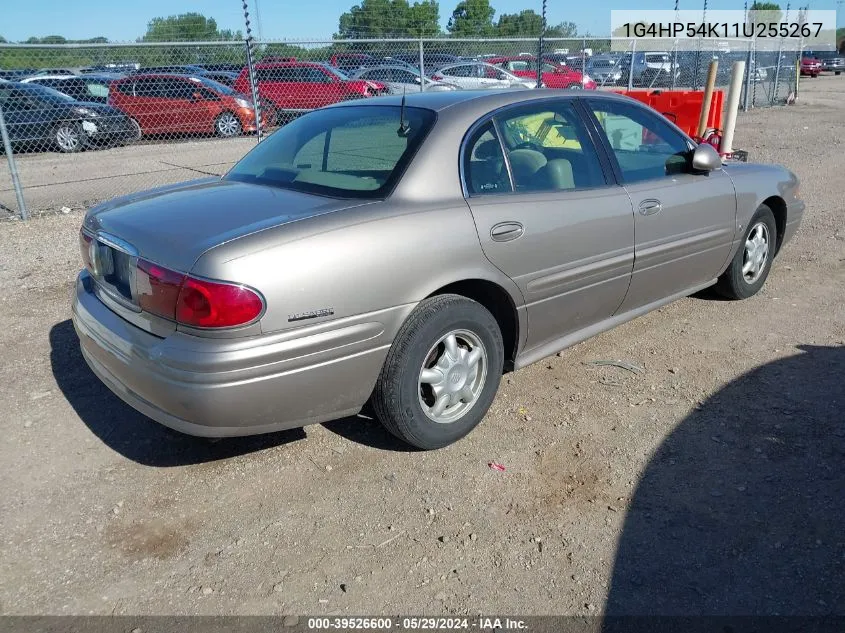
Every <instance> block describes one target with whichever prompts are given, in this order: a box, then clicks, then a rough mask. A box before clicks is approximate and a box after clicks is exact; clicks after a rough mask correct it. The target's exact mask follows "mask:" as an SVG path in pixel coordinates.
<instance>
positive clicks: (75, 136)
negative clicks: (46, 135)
mask: <svg viewBox="0 0 845 633" xmlns="http://www.w3.org/2000/svg"><path fill="white" fill-rule="evenodd" d="M84 137H85V133H84V132H83V131H82V126H81V125H80V124H79V122H78V121H62V122H61V123H59V124H58V125H57V126H56V130H55V132H54V133H53V138H54V139H55V141H56V146H57V147H58V148H59V151H60V152H63V153H66V154H69V153H73V152H79V151H82V149H83V147H84V146H85V143H84Z"/></svg>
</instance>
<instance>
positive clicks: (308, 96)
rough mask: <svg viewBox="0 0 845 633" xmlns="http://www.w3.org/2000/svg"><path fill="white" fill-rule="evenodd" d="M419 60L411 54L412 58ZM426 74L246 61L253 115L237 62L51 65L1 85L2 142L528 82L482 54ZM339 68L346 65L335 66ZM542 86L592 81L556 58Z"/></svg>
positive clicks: (89, 142)
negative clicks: (5, 135) (251, 68)
mask: <svg viewBox="0 0 845 633" xmlns="http://www.w3.org/2000/svg"><path fill="white" fill-rule="evenodd" d="M417 61H418V59H417ZM426 62H427V73H425V74H422V75H421V73H420V71H419V69H418V68H417V67H416V66H414V65H413V64H412V63H411V61H409V59H405V58H404V57H403V56H401V55H397V56H396V57H391V58H378V59H377V58H375V57H370V56H358V55H355V54H351V55H342V54H341V55H336V56H334V57H333V58H332V59H331V60H330V63H323V62H314V61H301V60H297V59H293V58H273V57H270V58H264V59H262V60H261V62H260V63H258V64H256V66H255V78H256V83H257V88H258V94H259V108H258V110H259V112H260V115H259V116H257V115H256V111H255V107H254V104H253V100H252V97H251V84H250V78H249V73H248V70H247V69H246V68H242V67H240V66H233V65H225V64H215V65H171V66H158V67H145V68H130V69H123V68H122V69H120V70H121V71H123V72H115V69H114V68H113V67H89V68H85V69H68V68H65V69H62V68H51V69H42V70H40V71H36V72H35V73H33V74H31V75H29V76H18V77H13V79H17V81H8V80H6V81H5V82H4V83H0V106H2V107H3V111H4V113H5V119H6V123H7V127H8V129H9V133H10V136H11V140H12V142H13V144H15V145H26V146H30V147H35V148H36V149H47V148H52V149H58V150H59V151H62V152H76V151H80V150H82V149H86V148H96V147H103V146H110V145H116V144H125V143H129V142H132V141H136V140H139V139H141V138H142V137H145V136H159V137H161V136H171V135H177V134H178V135H183V134H191V133H213V134H216V135H218V136H222V137H233V136H239V135H242V134H245V133H252V132H255V131H256V130H257V127H258V119H259V118H260V122H261V126H262V127H263V128H268V127H272V126H275V125H280V124H284V123H285V122H287V121H288V120H290V119H291V118H292V117H295V116H298V115H299V114H300V113H302V112H306V111H309V110H313V109H315V108H320V107H324V106H327V105H330V104H332V103H337V102H339V101H344V100H351V99H363V98H367V97H372V96H378V95H382V94H391V93H392V94H398V93H404V92H409V91H419V90H420V89H421V86H420V84H421V83H423V84H424V85H423V86H422V89H424V90H429V91H438V90H461V89H510V88H516V89H529V88H535V87H537V83H536V75H537V70H536V69H537V66H536V61H535V60H534V59H533V58H528V57H513V58H511V57H497V58H491V59H489V60H487V61H479V60H476V59H465V58H457V57H454V56H449V55H445V54H443V55H434V56H432V55H429V58H428V59H427V60H425V62H424V63H426ZM344 68H345V69H346V70H344ZM541 74H542V85H543V86H548V87H555V88H558V87H560V88H578V89H581V88H588V89H589V88H595V87H596V84H595V83H594V82H592V81H591V80H589V78H588V77H585V76H583V75H582V74H581V73H579V72H577V71H573V70H571V69H569V68H567V67H566V66H564V65H562V64H549V63H543V66H542V70H541Z"/></svg>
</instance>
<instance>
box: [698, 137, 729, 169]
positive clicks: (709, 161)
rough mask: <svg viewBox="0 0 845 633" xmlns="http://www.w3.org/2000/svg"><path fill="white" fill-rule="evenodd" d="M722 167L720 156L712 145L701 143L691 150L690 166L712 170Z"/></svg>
mask: <svg viewBox="0 0 845 633" xmlns="http://www.w3.org/2000/svg"><path fill="white" fill-rule="evenodd" d="M721 167H722V157H721V156H719V152H717V151H716V150H715V149H713V146H712V145H709V144H707V143H702V144H701V145H699V146H698V147H696V148H695V149H694V150H693V152H692V168H693V169H694V170H696V171H714V170H716V169H720V168H721Z"/></svg>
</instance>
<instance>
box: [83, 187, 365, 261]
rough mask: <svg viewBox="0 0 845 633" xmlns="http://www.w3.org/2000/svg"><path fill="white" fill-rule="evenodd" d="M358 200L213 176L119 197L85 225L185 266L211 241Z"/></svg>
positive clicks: (216, 242)
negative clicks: (323, 195)
mask: <svg viewBox="0 0 845 633" xmlns="http://www.w3.org/2000/svg"><path fill="white" fill-rule="evenodd" d="M247 200H248V201H249V204H246V201H247ZM359 204H361V201H349V200H338V199H334V198H325V197H320V196H315V195H310V194H305V193H300V192H296V191H290V190H284V189H279V188H275V187H268V186H264V185H257V184H249V183H242V182H233V181H226V180H220V179H214V180H212V181H210V182H209V181H200V182H196V183H189V184H186V185H182V186H177V187H166V188H162V189H158V190H153V191H149V192H143V193H140V194H137V195H133V196H127V197H125V198H119V199H117V200H114V201H112V202H109V203H106V204H104V205H101V206H99V207H97V208H95V209H92V210H91V211H90V212H89V213H88V215H87V216H86V218H85V227H86V229H87V230H89V231H91V232H98V231H102V232H105V233H108V234H109V235H111V236H115V237H118V238H120V239H121V240H124V241H125V242H127V243H129V244H131V245H132V246H133V247H134V248H135V249H136V250H137V251H138V253H139V255H140V256H141V257H143V258H145V259H148V260H150V261H153V262H156V263H158V264H162V265H163V266H167V267H169V268H172V269H174V270H178V271H181V272H189V271H190V269H191V267H192V266H193V264H194V262H195V261H196V260H197V259H198V258H199V256H200V255H202V254H203V253H204V252H205V251H206V250H208V249H209V248H211V247H213V246H217V245H219V244H222V243H224V242H227V241H229V240H233V239H236V238H238V237H242V236H244V235H248V234H250V233H254V232H255V231H260V230H262V229H266V228H269V227H271V226H277V225H279V224H286V223H288V222H294V221H296V220H301V219H305V218H309V217H313V216H316V215H322V214H324V213H331V212H333V211H337V210H340V209H343V208H347V207H350V206H357V205H359Z"/></svg>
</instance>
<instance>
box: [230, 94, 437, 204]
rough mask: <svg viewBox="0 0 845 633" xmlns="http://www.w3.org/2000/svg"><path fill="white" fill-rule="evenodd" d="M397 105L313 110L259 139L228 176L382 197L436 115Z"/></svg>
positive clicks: (342, 195) (341, 194)
mask: <svg viewBox="0 0 845 633" xmlns="http://www.w3.org/2000/svg"><path fill="white" fill-rule="evenodd" d="M400 110H401V109H400V107H399V106H346V107H337V108H326V109H324V110H315V111H313V112H311V113H309V114H306V115H304V116H302V117H300V118H298V119H296V120H295V121H293V122H292V123H288V124H287V125H285V126H284V127H283V128H281V129H279V130H278V131H277V132H275V133H274V134H272V135H271V136H270V137H268V138H267V139H266V140H265V141H263V142H261V143H259V144H258V145H257V146H256V147H255V149H253V150H252V151H251V152H250V153H249V154H247V155H246V156H245V157H244V158H243V159H242V160H241V161H240V162H238V163H237V164H236V165H235V166H234V167H232V169H231V170H230V171H229V173H228V174H226V176H225V179H226V180H236V181H239V182H248V183H255V184H260V185H267V186H270V187H278V188H280V189H293V190H296V191H303V192H306V193H315V194H318V195H326V196H334V197H339V198H382V197H384V196H385V195H387V194H388V193H389V192H390V190H391V189H392V188H393V187H394V186H395V184H396V182H398V180H399V178H400V177H401V176H402V173H403V172H404V171H405V168H406V167H407V165H408V163H409V162H410V160H411V159H412V158H413V156H414V153H415V152H416V151H417V148H419V146H420V144H421V143H422V142H423V140H424V139H425V137H426V135H427V134H428V132H429V130H430V129H431V127H432V125H433V123H434V120H435V114H434V112H432V111H431V110H424V109H421V108H405V115H404V121H405V123H406V125H407V131H406V132H404V133H401V132H399V128H400Z"/></svg>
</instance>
